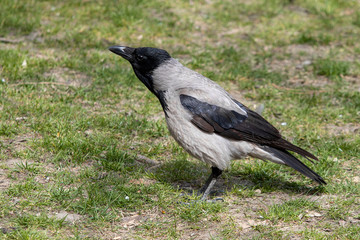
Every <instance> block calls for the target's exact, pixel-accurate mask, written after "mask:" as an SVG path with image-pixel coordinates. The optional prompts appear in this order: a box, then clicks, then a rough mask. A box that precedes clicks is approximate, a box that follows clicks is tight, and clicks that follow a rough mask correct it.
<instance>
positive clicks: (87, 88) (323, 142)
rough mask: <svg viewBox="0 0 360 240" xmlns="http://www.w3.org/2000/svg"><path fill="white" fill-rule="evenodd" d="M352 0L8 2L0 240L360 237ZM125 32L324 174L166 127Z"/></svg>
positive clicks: (359, 76) (0, 36)
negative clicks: (188, 146) (251, 115)
mask: <svg viewBox="0 0 360 240" xmlns="http://www.w3.org/2000/svg"><path fill="white" fill-rule="evenodd" d="M359 9H360V4H359V2H358V1H345V0H341V1H335V0H331V1H325V0H321V1H320V0H319V1H310V0H305V1H297V0H295V1H289V0H271V1H264V0H255V1H248V0H242V1H233V0H226V1H216V0H204V1H168V0H152V1H142V0H136V1H133V0H132V1H127V0H125V1H121V3H120V2H114V1H107V0H100V1H88V0H86V1H85V0H78V1H65V2H59V1H34V0H33V1H25V0H24V1H12V0H5V1H2V4H1V8H0V19H2V20H1V21H0V189H1V191H0V228H1V231H0V238H1V239H359V238H360V201H359V199H360V198H359V195H360V187H359V186H360V184H359V182H360V177H359V176H360V167H359V164H358V162H359V158H360V157H359V156H360V147H359V146H360V134H359V133H360V61H359V55H360V43H359V41H358V36H359V34H360V14H359V12H360V11H359ZM115 44H121V45H127V46H132V47H138V46H152V47H158V48H163V49H166V50H167V51H168V52H169V53H170V54H171V55H172V56H173V57H174V58H177V59H179V61H180V62H182V63H183V64H184V65H186V66H187V67H189V68H191V69H194V70H196V71H198V72H200V73H201V74H203V75H205V76H207V77H209V78H211V79H213V80H214V81H216V82H217V83H219V84H220V85H221V86H223V87H224V88H225V89H226V90H228V91H229V92H230V93H231V94H232V96H233V97H234V98H236V99H237V100H239V101H241V102H242V103H244V104H246V105H247V106H248V107H250V108H252V109H256V108H258V107H259V106H263V107H264V111H263V112H262V115H263V116H264V117H265V118H266V119H268V120H269V121H270V122H271V123H272V124H273V125H275V126H276V127H277V128H279V130H280V131H281V133H282V135H283V136H284V137H285V138H286V139H287V140H289V141H291V142H293V143H294V144H297V145H299V146H301V147H302V148H304V149H306V150H308V151H310V152H312V153H313V154H314V155H316V156H317V157H318V158H319V161H318V162H315V163H310V162H309V161H307V160H306V159H302V161H303V162H304V163H306V164H307V165H308V166H309V167H311V168H312V169H314V171H316V172H317V173H318V174H320V175H321V176H322V177H323V178H324V179H325V180H326V181H327V183H328V184H327V185H326V186H318V185H317V184H316V183H314V182H311V181H310V180H309V179H306V178H305V177H303V176H301V175H300V174H299V173H297V172H295V171H293V170H291V169H290V168H288V167H286V166H280V165H276V164H273V163H270V162H263V161H261V160H257V159H253V158H246V159H242V160H238V161H234V162H232V164H231V168H229V169H228V170H227V171H225V172H224V174H223V175H222V176H221V178H220V179H219V181H218V182H217V184H216V185H215V187H214V188H215V192H214V193H213V194H211V196H210V198H211V199H215V198H218V197H221V198H222V199H223V200H224V201H218V202H215V203H213V202H199V201H196V200H197V199H198V196H197V195H196V194H193V193H196V190H198V189H199V188H200V187H201V186H202V184H204V182H205V180H206V178H207V177H208V175H209V174H210V169H209V166H206V165H205V164H203V163H201V162H199V161H198V160H196V159H194V158H192V157H191V156H189V155H188V154H186V153H185V152H184V151H183V150H182V149H181V147H179V146H178V145H177V144H176V142H175V141H174V140H173V139H172V138H171V137H170V135H169V133H168V131H167V129H166V124H165V120H164V114H163V112H162V110H161V106H160V104H159V103H158V102H157V100H156V98H155V97H154V96H153V95H151V93H149V92H148V91H147V89H146V88H145V87H144V86H143V85H142V84H141V83H140V81H138V80H137V79H136V77H135V76H134V73H133V72H132V70H131V67H130V66H129V64H128V62H126V61H124V60H123V59H121V58H120V57H118V56H116V55H114V54H112V53H111V52H109V51H108V50H107V47H108V46H111V45H115Z"/></svg>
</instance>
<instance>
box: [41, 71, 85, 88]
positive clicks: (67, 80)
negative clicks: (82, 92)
mask: <svg viewBox="0 0 360 240" xmlns="http://www.w3.org/2000/svg"><path fill="white" fill-rule="evenodd" d="M44 76H45V77H47V78H53V79H54V80H55V81H56V82H58V83H61V84H64V85H69V86H72V87H88V86H90V85H91V80H90V78H89V76H87V75H86V74H84V73H82V72H79V71H75V70H71V69H68V68H55V69H52V70H51V71H50V72H46V73H44Z"/></svg>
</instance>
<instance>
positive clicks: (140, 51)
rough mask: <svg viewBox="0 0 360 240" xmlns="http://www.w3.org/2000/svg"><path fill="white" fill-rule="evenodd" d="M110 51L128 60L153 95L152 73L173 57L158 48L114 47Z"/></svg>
mask: <svg viewBox="0 0 360 240" xmlns="http://www.w3.org/2000/svg"><path fill="white" fill-rule="evenodd" d="M109 50H110V51H112V52H113V53H115V54H117V55H120V56H121V57H123V58H125V59H126V60H128V61H129V62H130V64H131V66H132V67H133V69H134V72H135V74H136V76H137V77H138V78H139V79H140V81H141V82H142V83H144V84H145V86H146V87H147V88H148V89H149V90H150V91H151V92H153V93H155V92H154V89H153V80H152V77H151V75H152V72H153V71H154V70H155V69H156V68H157V67H159V66H160V65H161V64H162V63H164V62H165V61H166V60H169V59H170V58H171V56H170V55H169V53H168V52H167V51H165V50H162V49H158V48H150V47H142V48H131V47H124V46H112V47H109Z"/></svg>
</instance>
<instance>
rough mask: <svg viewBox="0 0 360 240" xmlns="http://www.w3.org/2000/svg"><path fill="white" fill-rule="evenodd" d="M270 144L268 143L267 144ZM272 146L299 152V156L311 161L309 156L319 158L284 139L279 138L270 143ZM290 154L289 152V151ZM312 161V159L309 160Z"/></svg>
mask: <svg viewBox="0 0 360 240" xmlns="http://www.w3.org/2000/svg"><path fill="white" fill-rule="evenodd" d="M269 145H270V144H269ZM271 146H272V147H275V148H277V149H281V150H288V151H292V152H296V153H298V154H300V155H301V156H303V157H305V158H307V159H308V160H309V161H311V159H310V158H312V159H314V160H316V161H318V160H319V159H318V158H317V157H315V156H314V155H313V154H311V153H309V152H308V151H306V150H304V149H302V148H300V147H298V146H295V145H294V144H292V143H290V142H288V141H286V140H285V139H283V138H281V139H279V140H278V141H274V142H273V143H272V144H271ZM289 154H290V153H289ZM311 162H312V163H313V161H311Z"/></svg>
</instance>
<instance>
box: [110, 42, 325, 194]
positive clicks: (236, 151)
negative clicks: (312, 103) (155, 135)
mask: <svg viewBox="0 0 360 240" xmlns="http://www.w3.org/2000/svg"><path fill="white" fill-rule="evenodd" d="M109 50H110V51H111V52H113V53H115V54H117V55H120V56H121V57H123V58H124V59H126V60H127V61H129V63H130V64H131V66H132V68H133V70H134V72H135V75H136V76H137V78H138V79H139V80H140V81H141V82H142V83H143V84H144V85H145V86H146V87H147V88H148V89H149V90H150V91H151V92H152V93H153V94H154V95H155V96H156V97H157V98H158V100H159V102H160V104H161V106H162V109H163V111H164V113H165V119H166V123H167V126H168V129H169V131H170V134H171V135H172V136H173V137H174V139H175V140H176V141H177V142H178V143H179V144H180V145H181V146H182V147H183V148H184V149H185V150H186V151H187V152H188V153H189V154H191V155H192V156H194V157H195V158H197V159H199V160H201V161H203V162H205V163H207V164H209V165H210V166H211V170H212V171H211V175H210V177H209V178H208V180H207V181H206V183H205V185H204V186H203V187H202V188H201V189H200V193H201V194H202V198H201V200H205V199H206V198H207V197H208V195H209V193H210V190H211V188H212V187H213V186H214V184H215V182H216V180H217V178H218V177H219V176H220V175H221V173H222V172H223V170H225V169H226V168H228V167H229V165H230V161H231V160H234V159H241V158H244V157H246V156H251V157H255V158H259V159H262V160H269V161H272V162H274V163H279V164H284V165H287V166H290V167H292V168H293V169H295V170H297V171H299V172H300V173H302V174H303V175H305V176H306V177H308V178H310V179H312V180H314V181H316V182H318V183H319V184H326V182H325V181H324V179H323V178H322V177H320V176H319V175H318V174H317V173H315V172H314V171H313V170H311V169H310V168H309V167H308V166H306V165H305V164H304V163H302V162H301V161H300V160H299V159H298V158H296V157H295V156H293V155H292V154H291V153H290V152H289V151H291V152H295V153H297V154H299V155H301V156H303V157H305V158H307V159H308V160H311V159H314V160H318V158H317V157H315V156H314V155H313V154H311V153H309V152H308V151H306V150H304V149H302V148H300V147H297V146H295V145H294V144H292V143H290V142H289V141H287V140H285V139H284V138H283V137H282V136H281V134H280V132H279V131H278V130H277V129H276V128H275V127H274V126H273V125H271V124H270V123H269V122H268V121H266V120H265V119H264V118H263V117H262V116H260V115H259V114H257V113H256V112H254V111H252V110H251V109H249V108H248V107H246V106H245V105H243V104H242V103H240V102H239V101H237V100H236V99H234V98H233V97H232V96H231V95H230V94H229V93H228V92H226V91H225V90H224V89H223V88H222V87H220V86H219V85H218V84H217V83H215V82H213V81H212V80H210V79H208V78H207V77H204V76H203V75H201V74H200V73H198V72H195V71H193V70H191V69H189V68H187V67H185V66H183V65H182V64H181V63H180V62H179V61H178V60H176V59H174V58H172V57H171V56H170V54H169V53H168V52H167V51H165V50H162V49H158V48H151V47H140V48H132V47H126V46H111V47H109Z"/></svg>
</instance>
